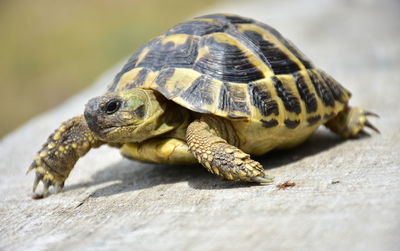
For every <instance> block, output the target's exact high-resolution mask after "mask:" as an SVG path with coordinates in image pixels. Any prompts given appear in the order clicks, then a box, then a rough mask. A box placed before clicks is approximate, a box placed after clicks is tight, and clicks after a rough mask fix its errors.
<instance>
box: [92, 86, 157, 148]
mask: <svg viewBox="0 0 400 251" xmlns="http://www.w3.org/2000/svg"><path fill="white" fill-rule="evenodd" d="M164 110H165V105H164V102H162V99H161V97H160V96H159V95H156V94H155V93H154V92H153V91H151V90H144V89H131V90H128V91H120V92H115V93H107V94H105V95H103V96H100V97H96V98H93V99H91V100H89V102H88V103H87V104H86V107H85V112H84V116H85V119H86V122H87V124H88V126H89V128H90V130H91V131H93V133H94V134H95V135H96V136H97V137H98V138H100V139H101V140H103V141H106V142H113V143H126V142H140V141H143V140H145V139H148V138H151V137H153V136H154V133H155V132H154V131H155V130H156V128H157V127H158V125H157V124H158V123H159V122H158V121H159V117H160V116H162V114H163V113H164Z"/></svg>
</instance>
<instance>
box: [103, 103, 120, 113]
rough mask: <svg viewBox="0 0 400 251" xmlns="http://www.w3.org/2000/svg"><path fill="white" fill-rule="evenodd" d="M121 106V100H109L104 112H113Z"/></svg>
mask: <svg viewBox="0 0 400 251" xmlns="http://www.w3.org/2000/svg"><path fill="white" fill-rule="evenodd" d="M120 107H121V101H119V100H111V101H109V102H108V103H107V104H106V111H105V112H106V114H113V113H115V112H116V111H118V109H119V108H120Z"/></svg>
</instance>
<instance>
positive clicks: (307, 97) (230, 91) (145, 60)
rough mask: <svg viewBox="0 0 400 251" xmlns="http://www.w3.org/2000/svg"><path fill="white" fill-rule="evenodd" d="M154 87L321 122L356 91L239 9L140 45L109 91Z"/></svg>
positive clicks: (255, 112) (218, 108) (241, 113)
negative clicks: (345, 86)
mask: <svg viewBox="0 0 400 251" xmlns="http://www.w3.org/2000/svg"><path fill="white" fill-rule="evenodd" d="M131 88H147V89H153V90H157V91H158V92H160V93H161V94H162V95H164V96H165V97H166V98H167V99H170V100H172V101H174V102H176V103H178V104H180V105H181V106H183V107H186V108H187V109H189V110H192V111H195V112H199V113H209V114H215V115H217V116H221V117H224V118H228V119H244V120H250V121H252V122H260V123H262V124H263V126H264V127H266V128H269V127H275V126H277V125H278V124H279V123H281V124H282V125H284V126H285V127H287V128H295V127H297V126H298V125H299V124H300V123H303V122H304V123H308V124H309V125H310V126H312V125H314V124H321V123H322V122H323V121H326V120H327V119H329V118H330V117H333V116H334V115H335V114H337V113H338V112H339V111H341V110H342V109H343V107H344V105H345V104H346V103H347V102H348V99H349V98H350V93H349V92H348V91H347V90H346V89H344V88H343V87H342V86H341V85H340V84H339V83H338V82H337V81H335V80H334V79H333V78H332V77H330V76H329V75H328V74H326V73H325V72H323V71H321V70H319V69H317V68H315V67H314V66H313V64H312V63H311V62H310V61H309V60H308V59H307V58H306V57H305V56H304V55H303V53H301V52H300V51H299V50H298V49H297V48H296V47H295V46H294V45H293V44H292V43H291V42H289V41H288V40H287V39H285V38H284V37H283V36H282V35H281V34H280V33H279V32H278V31H276V30H275V29H273V28H272V27H270V26H268V25H266V24H263V23H260V22H257V21H255V20H252V19H249V18H244V17H240V16H236V15H226V14H213V15H207V16H201V17H198V18H195V19H192V20H190V21H188V22H184V23H181V24H178V25H176V26H175V27H173V28H171V29H170V30H168V31H167V32H166V33H164V34H163V35H161V36H159V37H157V38H155V39H153V40H151V41H150V42H149V43H147V44H146V45H145V46H143V47H142V48H141V49H139V50H138V51H137V52H136V53H135V54H134V55H133V56H132V57H131V58H130V59H129V61H128V62H127V63H126V65H125V66H124V67H123V69H122V70H121V71H120V72H119V73H118V74H117V75H116V77H115V79H114V82H113V84H112V85H111V86H110V87H109V89H108V91H109V92H115V91H120V90H129V89H131Z"/></svg>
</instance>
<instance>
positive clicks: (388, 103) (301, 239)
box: [0, 0, 400, 250]
mask: <svg viewBox="0 0 400 251" xmlns="http://www.w3.org/2000/svg"><path fill="white" fill-rule="evenodd" d="M399 7H400V3H399V2H398V1H396V0H393V1H389V0H386V1H372V0H368V1H361V0H358V1H356V0H354V1H345V0H341V1H339V0H335V1H333V0H325V1H312V0H300V1H296V2H295V3H293V1H288V0H283V1H276V2H275V1H262V0H259V1H255V0H254V1H245V2H233V3H223V4H221V5H219V6H215V7H214V8H213V9H212V10H208V11H204V12H203V13H209V12H218V11H220V12H233V13H238V14H241V15H244V16H249V17H254V18H256V19H259V20H261V21H264V22H266V23H269V24H271V25H272V26H274V27H276V28H277V29H278V30H280V31H281V32H282V33H283V34H284V35H285V36H287V37H289V38H290V39H291V40H292V41H293V42H294V43H295V44H296V45H297V46H298V47H299V48H301V49H302V50H303V51H304V52H305V54H306V55H308V56H309V57H310V58H311V59H312V60H313V61H314V62H315V63H316V64H317V65H319V66H320V67H321V68H323V69H326V70H327V71H328V72H329V73H331V74H332V75H333V76H335V78H336V79H337V80H339V81H340V82H342V83H343V85H345V86H346V87H347V88H349V89H350V90H351V92H352V93H353V98H352V100H351V104H353V105H356V106H361V107H365V108H368V109H370V110H373V111H374V112H377V113H378V114H380V115H381V119H379V120H374V121H373V122H374V123H375V124H376V125H377V127H378V128H379V129H380V130H381V131H382V134H380V135H373V136H372V137H369V138H368V137H367V138H362V139H359V140H349V141H342V140H341V139H339V138H338V137H336V136H335V135H333V134H332V133H330V132H328V131H327V130H324V129H321V130H319V131H318V132H317V133H315V134H314V135H313V136H312V138H311V139H310V140H308V141H307V142H306V143H305V144H304V145H302V146H300V147H298V148H296V149H293V150H289V151H284V152H273V153H270V154H267V155H266V156H264V157H262V158H260V161H261V162H262V163H263V164H264V166H265V167H266V168H267V169H268V173H269V174H271V175H273V176H275V177H276V181H275V184H273V185H268V186H243V185H238V184H235V183H230V182H226V181H223V180H221V179H219V178H218V177H215V176H213V175H211V174H208V173H207V172H206V170H205V169H204V168H202V167H200V166H163V165H151V164H143V163H138V162H132V161H128V160H124V159H122V158H121V157H120V155H119V153H118V151H117V150H115V149H111V148H108V147H102V148H100V149H98V150H95V151H91V152H90V153H89V154H88V155H87V156H86V157H85V158H83V159H81V160H80V161H79V162H78V164H77V166H76V168H75V169H74V171H73V172H72V173H71V176H70V178H69V179H68V181H67V183H66V187H65V191H64V192H63V193H61V194H57V195H52V196H50V197H49V198H46V199H43V200H38V201H34V200H32V199H31V198H30V191H31V185H32V182H33V177H32V176H33V175H25V174H24V173H25V171H26V169H27V167H28V166H29V164H30V161H31V160H32V158H33V157H34V155H35V153H36V151H37V150H38V149H39V148H40V146H41V144H42V143H43V142H44V141H45V140H46V138H47V136H48V135H49V134H50V133H51V132H52V131H53V130H54V129H55V128H56V127H57V126H58V125H59V123H60V122H62V121H63V120H66V119H67V118H69V117H71V116H73V115H76V114H79V113H81V112H82V110H83V106H84V104H85V103H86V101H87V100H88V99H89V98H90V97H92V96H95V95H99V94H101V93H102V92H103V90H104V88H105V85H106V84H107V83H109V82H110V81H111V79H112V77H113V75H114V74H115V73H116V72H117V70H118V68H119V67H117V68H115V69H113V70H110V71H109V72H108V73H106V74H104V75H103V76H102V77H100V79H99V81H97V83H96V84H95V85H94V86H93V87H92V88H90V89H88V90H87V91H84V92H82V93H81V94H79V95H77V96H75V97H73V98H72V99H71V100H69V101H68V102H66V103H65V104H63V105H61V106H60V107H57V108H55V109H53V110H51V111H49V112H47V113H45V114H43V115H41V116H38V117H37V118H35V119H33V120H32V121H30V122H28V123H27V124H25V125H24V126H22V127H21V128H19V129H17V130H15V131H14V132H13V133H11V134H10V135H8V136H7V137H5V138H4V139H2V141H1V142H0V158H1V160H2V161H1V164H0V191H1V193H2V196H1V197H2V199H1V201H0V249H2V250H24V249H29V250H43V249H67V250H75V249H90V250H93V249H99V250H103V249H129V250H267V249H270V250H293V249H298V250H337V249H339V250H395V249H398V247H399V245H400V185H399V180H400V144H399V142H400V133H399V132H400V131H399V126H400V112H399V109H400V106H399V98H400V96H399V95H400V75H399V67H400V46H399V44H400V17H399V10H400V8H399ZM203 13H201V14H203ZM54 91H57V90H54ZM285 181H291V182H295V184H296V185H295V186H294V187H289V188H287V189H282V190H280V189H278V188H277V187H276V185H277V184H280V183H283V182H285Z"/></svg>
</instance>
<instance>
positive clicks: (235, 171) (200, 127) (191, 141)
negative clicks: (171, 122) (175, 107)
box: [186, 119, 273, 183]
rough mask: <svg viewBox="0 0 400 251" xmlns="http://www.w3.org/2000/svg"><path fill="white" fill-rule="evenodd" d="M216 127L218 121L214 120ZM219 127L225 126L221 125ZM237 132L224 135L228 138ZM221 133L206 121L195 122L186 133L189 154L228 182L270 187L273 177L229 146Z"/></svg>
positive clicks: (246, 155) (240, 151)
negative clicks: (259, 184) (253, 183)
mask: <svg viewBox="0 0 400 251" xmlns="http://www.w3.org/2000/svg"><path fill="white" fill-rule="evenodd" d="M214 123H215V120H214ZM220 123H223V122H222V121H220ZM229 133H234V132H225V133H224V134H225V135H226V134H229ZM221 134H222V133H218V129H217V128H216V127H215V125H210V123H209V121H207V120H206V119H200V120H196V121H194V122H192V123H191V124H190V125H189V126H188V129H187V134H186V136H187V142H188V145H189V149H190V151H191V152H192V153H193V154H194V156H195V157H196V158H197V160H198V161H199V162H200V163H201V164H202V165H203V166H205V167H206V168H207V169H208V171H210V172H211V173H214V174H216V175H219V176H222V177H224V178H226V179H228V180H242V181H248V182H259V183H270V182H272V181H273V177H271V176H267V175H266V174H265V173H264V168H263V166H262V165H261V164H260V163H258V162H257V161H254V160H252V159H251V158H250V155H249V154H247V153H245V152H243V151H242V150H240V149H239V148H237V147H235V146H233V145H230V144H228V143H227V141H226V140H225V139H223V138H222V137H220V136H218V135H221Z"/></svg>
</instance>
